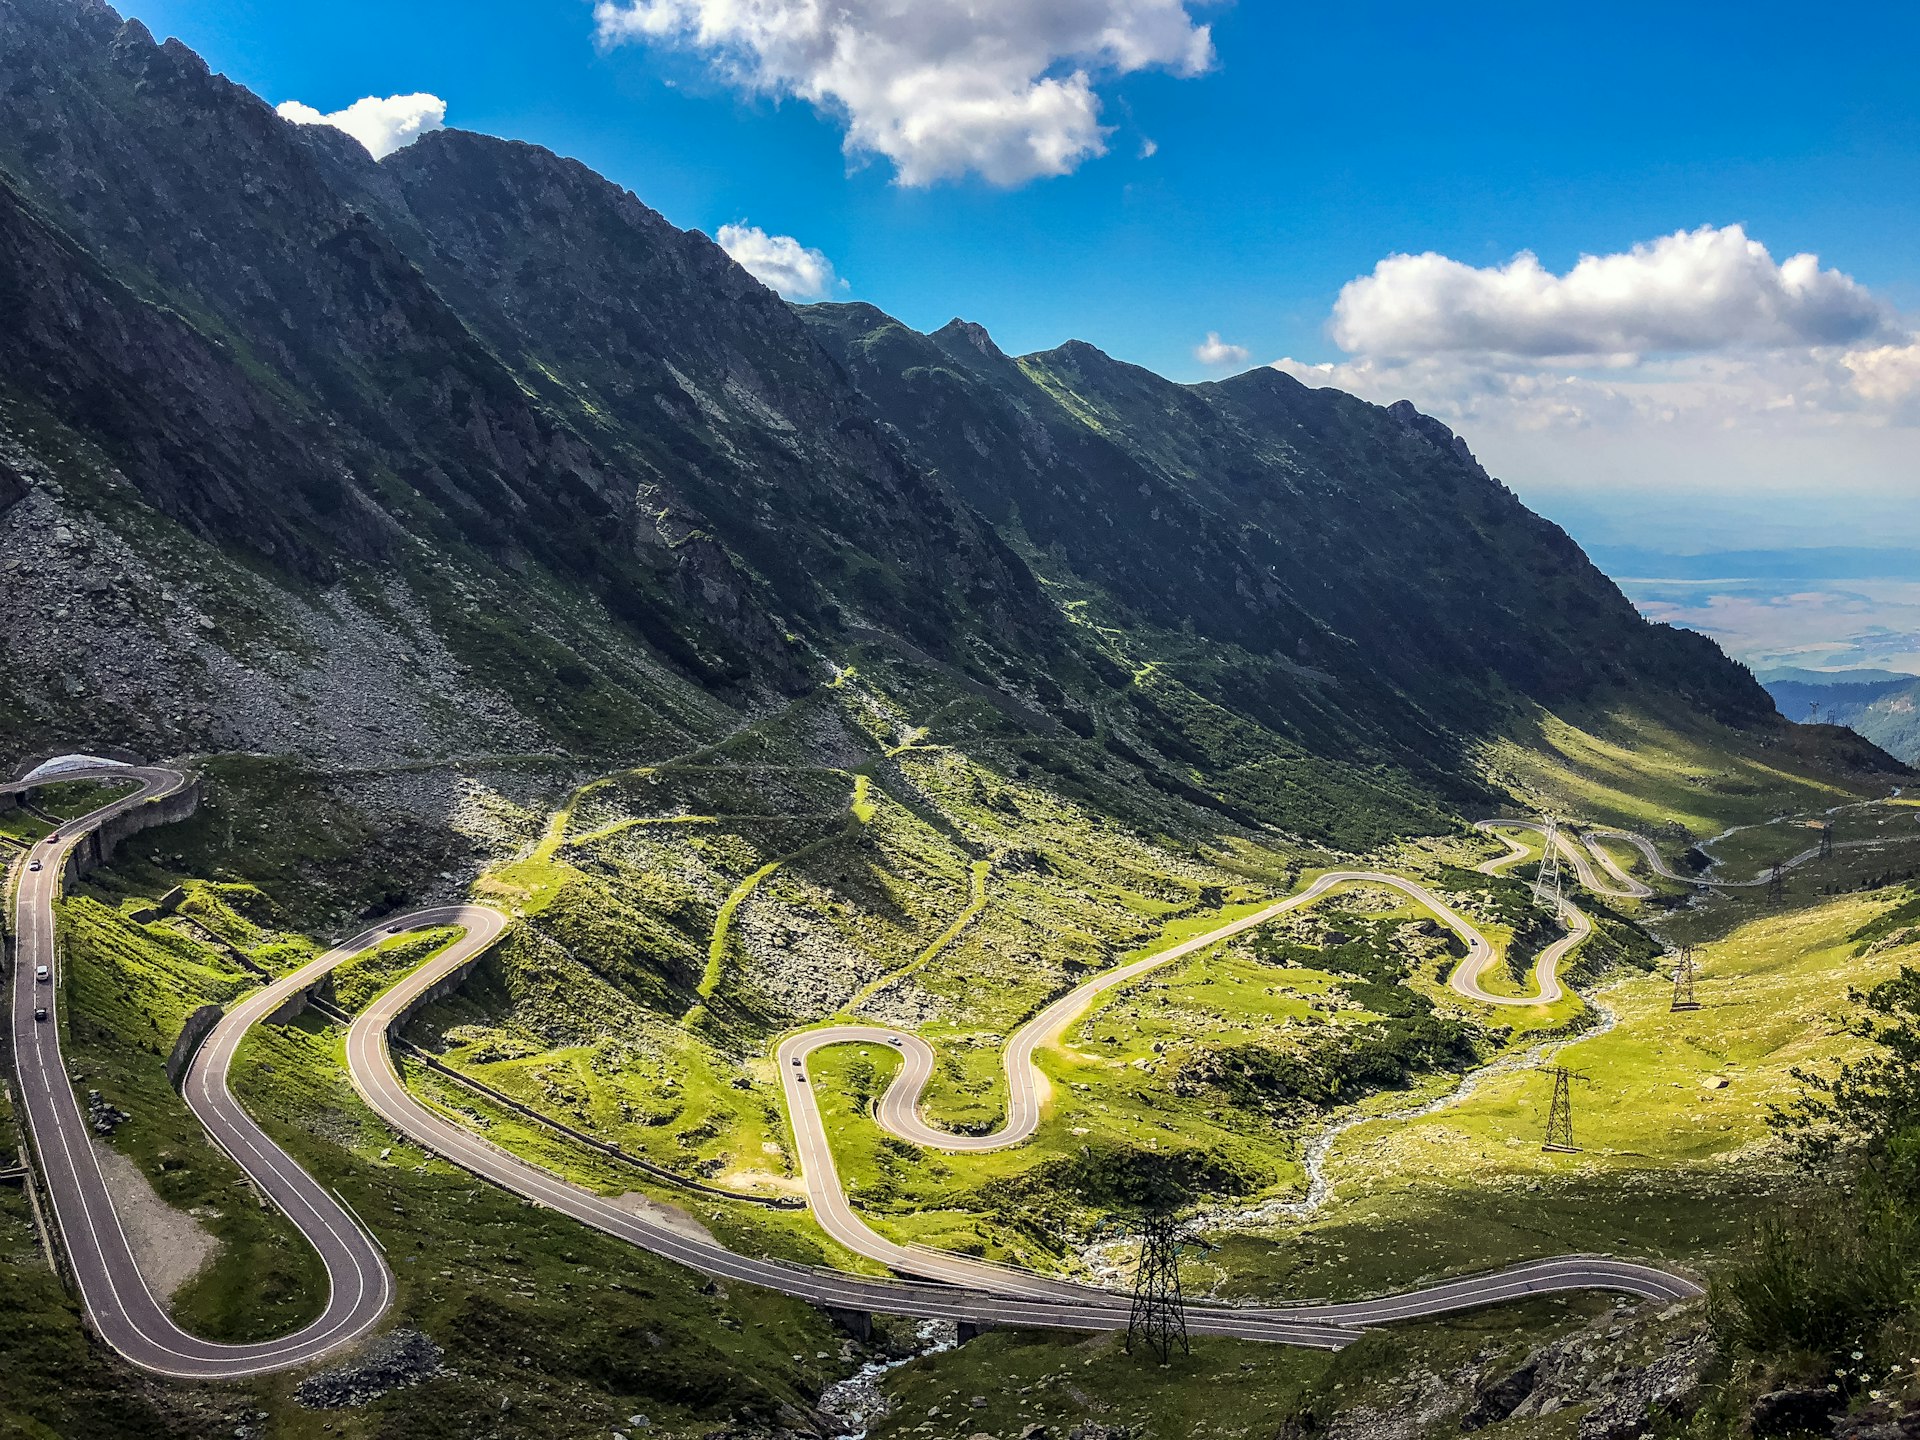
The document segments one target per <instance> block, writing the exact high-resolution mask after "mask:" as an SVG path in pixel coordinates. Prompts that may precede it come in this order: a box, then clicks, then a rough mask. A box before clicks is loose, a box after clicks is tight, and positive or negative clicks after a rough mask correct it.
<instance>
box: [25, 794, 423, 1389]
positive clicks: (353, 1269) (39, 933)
mask: <svg viewBox="0 0 1920 1440" xmlns="http://www.w3.org/2000/svg"><path fill="white" fill-rule="evenodd" d="M55 778H57V779H58V780H60V781H66V780H136V781H138V782H139V785H140V789H139V790H138V791H137V792H135V793H134V794H132V795H129V796H127V797H126V798H124V799H121V800H116V801H114V802H113V803H112V804H110V805H107V806H104V807H102V808H101V809H99V810H96V811H94V812H93V813H92V814H90V815H87V816H85V817H83V818H82V819H78V820H73V821H69V822H67V823H66V824H64V825H62V826H61V827H60V828H59V830H58V831H56V832H55V833H56V835H57V836H58V838H57V839H56V838H51V837H50V838H49V839H47V840H45V841H42V842H41V843H39V844H37V845H35V846H34V847H33V849H32V851H31V853H30V857H29V860H28V861H26V862H23V863H22V864H21V865H20V867H19V872H20V884H19V890H18V893H17V895H16V898H15V909H14V925H15V934H16V935H17V936H18V946H19V948H18V952H17V953H18V959H17V963H16V964H15V966H14V973H13V1049H14V1056H15V1064H16V1066H17V1067H18V1070H19V1081H20V1100H21V1114H22V1118H23V1119H24V1120H25V1122H26V1128H27V1131H28V1134H29V1135H30V1136H31V1137H32V1142H33V1148H34V1152H35V1154H36V1156H37V1157H38V1161H39V1166H40V1175H41V1179H42V1182H43V1183H44V1184H45V1186H46V1189H47V1192H48V1194H49V1195H50V1196H51V1197H52V1201H53V1213H54V1218H55V1220H56V1221H57V1222H58V1224H59V1227H60V1235H61V1238H62V1240H63V1241H64V1242H65V1246H66V1253H67V1260H68V1263H69V1265H70V1266H71V1268H72V1273H73V1278H74V1281H75V1283H76V1286H77V1288H78V1290H79V1292H80V1301H81V1304H82V1305H84V1306H85V1307H86V1311H87V1315H88V1317H89V1318H90V1319H91V1321H92V1323H93V1327H94V1329H95V1331H96V1332H97V1333H98V1334H99V1335H100V1337H101V1339H103V1340H105V1341H106V1342H107V1344H109V1345H111V1346H112V1347H113V1348H114V1349H115V1350H117V1351H119V1352H120V1353H121V1354H122V1355H124V1356H125V1357H126V1358H127V1359H128V1360H131V1361H132V1362H133V1363H134V1364H136V1365H138V1366H140V1367H141V1368H143V1369H146V1370H153V1371H157V1372H159V1373H161V1374H164V1375H174V1376H182V1377H191V1378H193V1379H198V1380H213V1379H230V1378H238V1377H241V1376H247V1375H258V1374H261V1373H264V1372H266V1371H271V1370H281V1369H286V1368H289V1367H291V1366H296V1365H303V1364H306V1363H307V1362H309V1361H311V1360H315V1359H318V1358H319V1357H320V1356H322V1355H324V1354H326V1353H327V1352H328V1351H329V1350H332V1349H334V1348H336V1347H337V1346H340V1345H343V1344H345V1343H346V1342H347V1341H349V1340H351V1339H353V1338H354V1337H355V1336H357V1335H359V1334H361V1333H363V1332H364V1331H365V1330H366V1329H367V1328H368V1327H369V1326H371V1325H372V1324H373V1323H374V1322H375V1321H377V1320H378V1319H379V1318H380V1316H381V1315H382V1314H383V1313H384V1312H385V1311H386V1308H387V1306H388V1304H389V1303H390V1302H391V1300H392V1295H393V1283H392V1277H391V1276H390V1275H389V1274H388V1272H387V1268H386V1265H385V1263H384V1262H383V1261H382V1260H381V1258H380V1252H379V1250H378V1248H377V1247H376V1246H375V1245H374V1243H373V1242H372V1241H371V1240H370V1239H369V1238H368V1237H367V1235H366V1234H365V1233H364V1232H363V1231H362V1230H361V1229H360V1227H359V1226H358V1225H357V1224H355V1223H354V1221H353V1220H352V1219H351V1218H349V1217H348V1216H347V1214H346V1213H345V1211H344V1210H343V1209H342V1208H341V1207H340V1205H339V1204H338V1203H337V1202H336V1201H335V1200H334V1199H333V1197H331V1196H330V1195H328V1194H327V1193H326V1191H325V1190H323V1189H322V1188H321V1187H320V1185H319V1184H318V1183H317V1182H316V1181H315V1180H314V1179H313V1178H312V1177H311V1176H309V1175H308V1174H306V1172H305V1171H303V1170H301V1169H300V1167H299V1166H298V1165H296V1164H295V1163H294V1162H293V1160H292V1159H291V1158H290V1157H289V1156H288V1155H287V1154H286V1153H285V1152H284V1151H282V1150H280V1149H279V1148H278V1147H277V1146H276V1145H274V1143H273V1142H272V1141H271V1140H269V1139H267V1137H266V1136H265V1134H263V1133H262V1132H261V1130H260V1129H259V1127H258V1126H257V1125H255V1124H254V1123H253V1121H252V1120H250V1119H249V1118H248V1117H247V1116H246V1114H245V1113H244V1112H243V1111H241V1109H240V1107H239V1106H238V1105H236V1104H235V1103H234V1100H233V1096H232V1095H231V1094H230V1093H229V1092H228V1090H227V1086H226V1073H227V1065H228V1063H229V1062H230V1061H231V1059H232V1056H233V1052H234V1050H235V1049H236V1048H237V1047H238V1045H239V1042H240V1038H241V1036H242V1035H243V1034H244V1033H245V1030H246V1027H247V1025H249V1024H251V1023H252V1019H253V1018H254V1017H256V1016H257V1015H259V1014H263V1013H266V1011H269V1010H271V1009H273V1008H274V1006H275V1005H276V1004H277V1003H278V1000H277V998H275V997H276V996H280V995H284V994H286V993H289V992H290V990H291V989H293V988H297V986H295V984H294V982H293V981H292V980H287V981H282V982H280V983H279V984H278V985H276V986H274V987H273V988H272V989H271V990H270V991H267V992H263V993H262V994H261V995H259V996H255V997H253V998H252V999H250V1000H249V1001H248V1002H247V1003H246V1004H245V1005H243V1006H241V1007H240V1008H239V1009H238V1010H236V1011H235V1012H234V1013H233V1014H232V1015H230V1016H228V1017H227V1018H226V1020H225V1021H223V1022H222V1024H221V1025H220V1027H219V1028H218V1029H216V1030H215V1032H214V1033H213V1035H212V1036H210V1037H209V1038H208V1040H207V1041H206V1043H205V1045H203V1046H202V1048H201V1050H200V1053H199V1057H198V1058H197V1060H196V1063H195V1065H194V1067H193V1070H192V1072H191V1073H190V1076H189V1079H188V1093H187V1099H188V1103H189V1104H191V1105H192V1106H193V1109H194V1113H195V1114H197V1115H198V1116H199V1117H200V1119H201V1121H202V1122H203V1123H204V1124H205V1125H206V1127H207V1130H208V1133H209V1134H211V1135H212V1136H213V1138H214V1140H215V1141H216V1142H217V1143H218V1144H220V1145H221V1146H222V1147H223V1148H224V1149H225V1150H226V1151H227V1152H228V1153H229V1154H231V1155H232V1156H233V1157H234V1159H235V1160H236V1161H237V1162H238V1163H239V1164H240V1166H241V1168H242V1169H244V1170H245V1171H246V1172H247V1173H248V1175H250V1176H251V1177H252V1179H253V1181H254V1183H255V1184H256V1185H258V1186H259V1187H260V1188H261V1189H262V1190H263V1191H264V1192H265V1193H267V1194H268V1195H270V1196H272V1198H273V1200H274V1202H275V1203H276V1204H278V1205H279V1206H280V1207H281V1209H282V1210H284V1211H285V1212H286V1213H287V1214H288V1216H289V1217H291V1218H292V1220H293V1222H294V1223H295V1224H296V1225H297V1226H298V1227H299V1228H300V1230H301V1232H302V1233H303V1234H304V1235H305V1236H306V1237H307V1239H308V1240H309V1241H310V1242H312V1244H313V1245H314V1248H315V1249H317V1250H318V1251H319V1252H320V1255H321V1257H322V1258H323V1259H324V1260H325V1261H326V1265H327V1276H328V1280H329V1282H330V1283H329V1293H328V1296H327V1304H326V1308H325V1309H324V1310H323V1311H322V1312H321V1314H320V1316H319V1318H318V1319H316V1320H315V1321H314V1322H313V1323H312V1324H310V1325H307V1326H305V1327H303V1328H302V1329H300V1330H299V1331H297V1332H295V1333H294V1334H292V1335H289V1336H286V1337H285V1338H284V1339H280V1340H270V1341H265V1342H262V1343H260V1344H254V1345H220V1344H215V1343H214V1342H212V1341H209V1340H202V1339H200V1338H199V1337H197V1336H194V1335H190V1334H188V1333H187V1332H186V1331H184V1330H182V1329H181V1328H180V1327H179V1326H178V1325H176V1324H174V1322H173V1319H172V1317H171V1316H170V1315H169V1314H168V1313H167V1310H166V1307H165V1305H164V1304H162V1303H161V1302H160V1300H158V1299H157V1298H156V1297H155V1296H154V1295H153V1293H152V1292H151V1291H150V1290H149V1289H148V1288H147V1284H146V1281H145V1280H144V1279H143V1278H142V1277H141V1274H140V1269H139V1266H138V1265H137V1264H135V1262H134V1258H133V1250H132V1247H131V1246H130V1245H129V1243H128V1241H127V1237H126V1233H125V1231H124V1230H123V1229H122V1228H121V1224H120V1217H119V1215H118V1214H117V1212H116V1211H115V1209H114V1205H113V1198H112V1193H111V1192H110V1191H109V1190H108V1188H107V1182H106V1179H105V1177H104V1175H103V1174H102V1173H101V1169H100V1160H99V1155H98V1152H97V1151H96V1150H95V1148H94V1146H95V1143H96V1142H95V1140H94V1136H93V1133H92V1131H91V1130H90V1129H89V1128H88V1125H87V1120H86V1116H85V1114H84V1113H83V1112H82V1110H81V1108H80V1104H79V1101H78V1100H77V1098H76V1097H75V1094H74V1089H73V1086H72V1084H71V1083H70V1082H69V1081H68V1078H67V1068H66V1063H65V1060H64V1058H63V1056H62V1054H61V1049H60V1031H61V1024H60V997H61V994H62V991H63V988H64V987H63V986H62V984H61V978H62V977H61V975H60V959H59V956H58V954H57V953H56V947H55V945H54V916H53V901H54V898H55V896H56V895H57V894H58V892H59V886H60V877H61V875H62V873H63V871H64V869H65V865H66V856H67V852H68V851H70V850H71V849H72V848H73V847H74V846H75V845H76V844H78V843H79V841H80V840H81V839H82V838H83V837H84V836H85V834H86V832H87V831H88V830H90V829H92V828H93V827H94V826H96V825H98V824H100V823H101V822H102V821H104V820H106V819H107V818H109V817H110V816H113V815H117V814H119V813H120V812H121V811H123V810H129V809H132V808H133V807H134V806H137V805H142V804H145V803H146V802H147V801H149V800H153V799H158V798H160V797H162V796H165V795H169V794H171V793H173V792H174V791H175V790H177V789H179V788H180V786H181V785H183V784H184V783H185V778H184V777H183V776H181V775H180V774H179V773H177V772H176V771H173V770H167V769H163V768H160V767H157V766H155V767H142V768H119V767H115V768H113V769H110V770H101V771H74V772H71V773H63V774H61V775H59V776H57V777H55ZM32 859H38V860H39V861H40V864H41V868H40V869H39V870H33V869H31V868H30V863H31V860H32ZM339 958H342V957H341V956H340V955H339V954H338V953H336V956H335V957H333V960H332V963H336V964H337V963H338V960H339ZM41 965H45V966H47V967H48V969H49V971H50V972H51V974H52V977H53V978H52V979H51V980H50V981H47V982H41V981H38V980H36V979H35V972H36V969H37V967H39V966H41ZM322 968H331V966H330V965H327V964H326V963H325V962H322V961H315V962H314V964H313V965H310V966H308V967H307V970H308V971H319V970H321V969H322ZM308 983H311V981H309V982H308ZM40 1007H44V1008H45V1009H46V1011H47V1019H46V1020H44V1021H36V1020H35V1019H34V1011H35V1009H36V1008H40Z"/></svg>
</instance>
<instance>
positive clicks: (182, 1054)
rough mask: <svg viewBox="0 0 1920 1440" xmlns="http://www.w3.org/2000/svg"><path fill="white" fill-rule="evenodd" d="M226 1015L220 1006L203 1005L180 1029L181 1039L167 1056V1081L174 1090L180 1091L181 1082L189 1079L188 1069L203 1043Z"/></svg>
mask: <svg viewBox="0 0 1920 1440" xmlns="http://www.w3.org/2000/svg"><path fill="white" fill-rule="evenodd" d="M226 1013H227V1012H226V1011H225V1010H223V1009H222V1008H221V1007H220V1006H218V1005H202V1006H201V1007H200V1008H199V1009H198V1010H196V1011H194V1012H193V1014H191V1015H189V1016H188V1017H187V1023H186V1024H185V1025H183V1026H181V1027H180V1038H179V1039H177V1040H175V1041H174V1042H173V1053H172V1054H171V1055H169V1056H167V1079H168V1080H169V1081H170V1082H171V1083H172V1085H173V1088H174V1089H176V1090H178V1089H179V1088H180V1085H181V1082H182V1081H184V1080H185V1079H186V1078H187V1068H188V1067H189V1066H190V1065H192V1064H193V1057H194V1056H195V1055H196V1054H197V1053H199V1050H200V1045H201V1042H202V1041H204V1040H205V1039H206V1038H207V1036H209V1035H211V1034H212V1033H213V1027H214V1026H216V1025H218V1024H219V1023H220V1019H221V1017H222V1016H223V1015H225V1014H226Z"/></svg>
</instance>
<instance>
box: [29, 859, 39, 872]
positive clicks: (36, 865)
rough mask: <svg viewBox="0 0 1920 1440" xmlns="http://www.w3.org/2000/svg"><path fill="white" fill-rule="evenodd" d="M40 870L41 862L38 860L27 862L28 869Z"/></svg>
mask: <svg viewBox="0 0 1920 1440" xmlns="http://www.w3.org/2000/svg"><path fill="white" fill-rule="evenodd" d="M39 868H40V862H39V861H38V860H30V861H28V862H27V869H29V870H38V869H39Z"/></svg>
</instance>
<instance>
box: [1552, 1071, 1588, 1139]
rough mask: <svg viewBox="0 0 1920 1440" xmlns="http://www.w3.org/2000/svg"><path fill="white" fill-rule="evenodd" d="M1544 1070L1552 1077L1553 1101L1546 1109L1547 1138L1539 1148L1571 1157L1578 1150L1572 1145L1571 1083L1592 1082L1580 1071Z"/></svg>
mask: <svg viewBox="0 0 1920 1440" xmlns="http://www.w3.org/2000/svg"><path fill="white" fill-rule="evenodd" d="M1545 1068H1546V1071H1547V1073H1548V1074H1550V1075H1552V1076H1553V1101H1552V1103H1551V1104H1550V1105H1549V1106H1548V1107H1547V1138H1546V1141H1545V1143H1544V1144H1542V1145H1541V1147H1540V1148H1541V1149H1542V1150H1553V1151H1558V1152H1560V1153H1562V1154H1568V1155H1571V1154H1573V1153H1574V1152H1576V1151H1577V1150H1579V1148H1580V1147H1579V1146H1578V1145H1576V1144H1574V1143H1573V1082H1574V1081H1575V1080H1580V1081H1585V1082H1586V1083H1587V1084H1592V1083H1593V1082H1592V1081H1591V1080H1588V1079H1587V1076H1586V1075H1585V1074H1583V1073H1582V1072H1581V1071H1578V1070H1569V1069H1568V1068H1567V1067H1566V1066H1564V1065H1549V1066H1546V1067H1545Z"/></svg>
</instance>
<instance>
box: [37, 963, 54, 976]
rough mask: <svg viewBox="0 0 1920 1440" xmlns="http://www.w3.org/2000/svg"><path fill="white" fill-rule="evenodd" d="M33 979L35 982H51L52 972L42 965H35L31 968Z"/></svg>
mask: <svg viewBox="0 0 1920 1440" xmlns="http://www.w3.org/2000/svg"><path fill="white" fill-rule="evenodd" d="M33 978H34V979H36V980H51V979H52V978H53V972H52V971H51V970H49V969H47V967H46V966H44V965H36V966H34V967H33Z"/></svg>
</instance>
